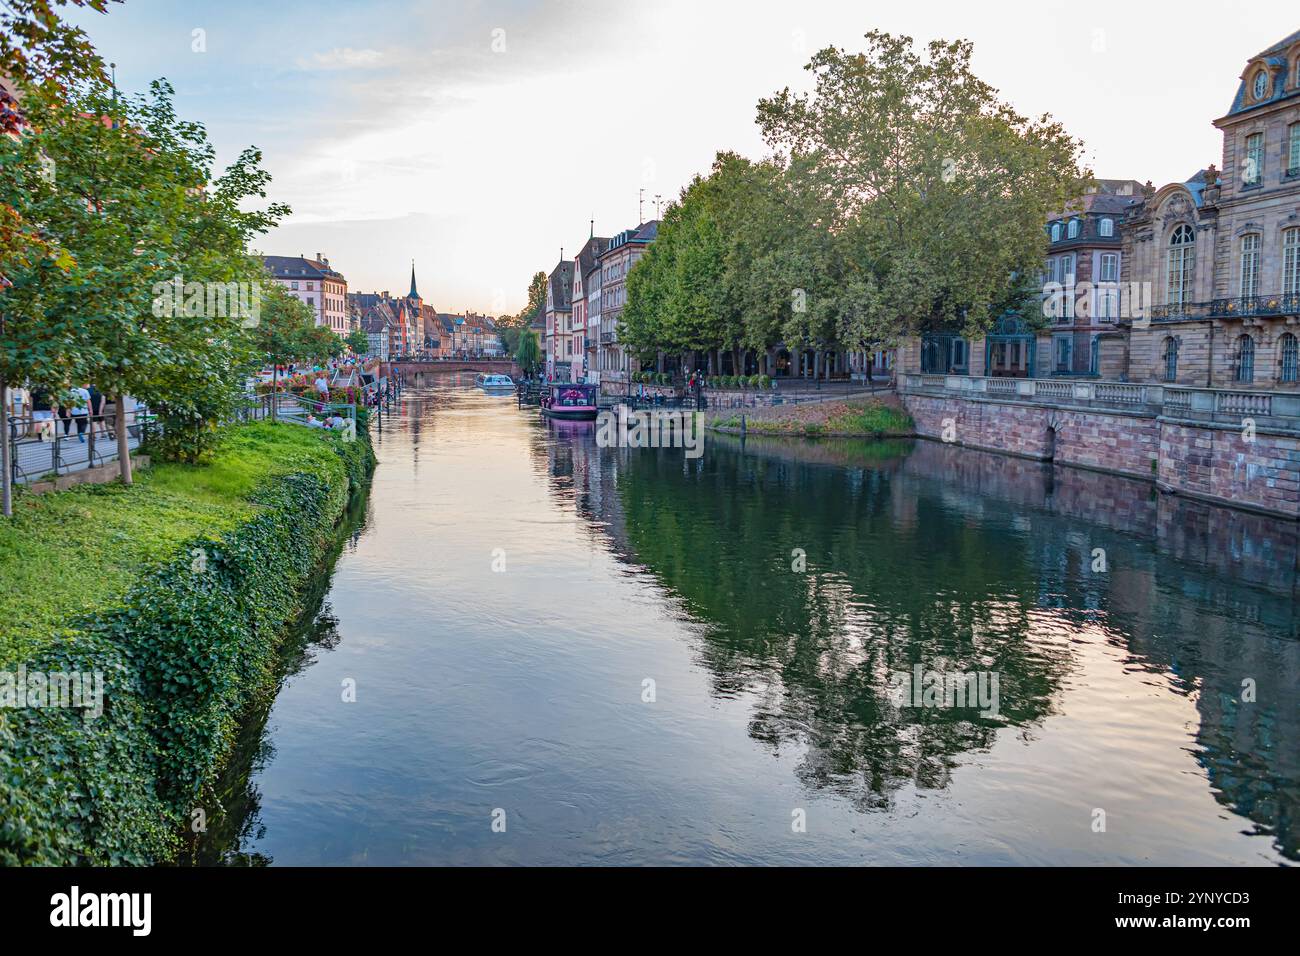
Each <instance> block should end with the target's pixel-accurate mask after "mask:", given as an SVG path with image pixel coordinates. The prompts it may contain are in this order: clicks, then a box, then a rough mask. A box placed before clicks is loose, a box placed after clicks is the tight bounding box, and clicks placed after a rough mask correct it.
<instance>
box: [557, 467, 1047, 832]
mask: <svg viewBox="0 0 1300 956" xmlns="http://www.w3.org/2000/svg"><path fill="white" fill-rule="evenodd" d="M906 450H907V449H906V447H903V448H901V449H900V448H894V449H892V450H891V452H890V453H888V454H886V455H884V456H877V457H876V458H874V459H873V460H871V461H869V462H868V463H867V464H866V465H864V466H862V467H858V468H853V469H846V468H841V467H826V466H824V465H819V464H812V463H809V462H807V461H803V460H798V459H790V460H783V459H781V458H769V457H758V456H752V455H741V454H739V453H735V452H729V451H726V450H722V449H718V448H716V447H714V448H711V449H710V454H709V455H708V456H707V464H702V463H700V464H697V463H691V464H687V465H684V464H683V460H682V458H681V457H680V456H678V455H672V454H662V455H654V454H640V453H630V454H629V453H620V456H619V457H620V463H621V465H622V470H621V472H620V482H619V489H618V490H619V494H618V502H619V504H620V507H621V509H622V519H623V523H625V526H626V532H625V535H626V539H625V542H624V544H625V546H626V548H627V550H628V551H629V552H630V553H631V554H634V555H635V557H636V560H637V561H638V562H640V563H642V564H643V565H644V566H646V567H647V568H648V569H649V570H650V572H651V573H652V574H654V576H655V577H656V578H657V579H658V580H659V581H660V582H661V583H662V584H663V585H664V586H665V587H666V588H667V589H669V590H670V591H671V592H672V593H673V594H674V595H676V596H677V598H678V599H679V600H680V601H681V604H682V611H683V613H684V614H685V615H686V616H688V617H689V618H690V619H691V620H692V621H695V622H702V623H703V624H704V625H705V626H704V630H703V641H702V643H701V645H700V647H699V654H700V657H701V660H702V663H703V664H704V665H705V666H706V667H707V669H708V672H709V674H710V676H711V679H712V681H713V686H714V690H715V693H717V694H719V695H723V696H735V695H738V694H749V695H752V696H753V698H754V702H755V706H754V713H753V717H752V719H751V722H750V727H749V731H750V734H751V735H752V736H753V737H754V738H755V739H758V740H761V741H764V742H765V743H767V744H768V745H769V746H771V747H772V748H774V749H778V750H781V749H786V748H798V749H799V750H800V752H801V760H800V764H799V768H798V771H797V772H798V774H799V776H800V777H801V778H802V779H803V780H804V781H805V783H807V784H808V785H810V786H814V787H819V788H822V787H824V788H831V789H835V790H837V791H840V792H843V793H845V794H846V795H848V796H849V797H850V798H851V799H853V800H854V801H855V802H856V803H857V804H858V805H860V806H862V807H864V808H866V807H877V806H882V805H886V804H887V803H888V802H889V799H890V795H891V794H892V793H893V792H894V791H896V790H897V789H898V788H900V787H902V786H904V785H907V784H909V783H910V784H915V785H917V786H921V787H943V786H945V785H946V783H947V781H948V778H949V774H950V772H951V770H952V768H953V766H954V764H955V763H956V761H957V760H958V759H959V757H960V756H961V755H962V754H963V753H967V752H970V751H973V750H979V749H982V748H986V747H988V746H989V745H990V744H991V743H992V741H993V737H994V734H995V733H996V731H997V730H998V728H999V727H1003V726H1005V725H1007V724H1014V725H1018V726H1028V725H1032V724H1034V723H1035V722H1037V721H1039V720H1041V719H1042V718H1043V717H1044V716H1045V715H1046V714H1047V713H1049V712H1050V711H1051V708H1052V701H1053V697H1054V694H1055V691H1056V689H1057V687H1058V685H1059V683H1060V680H1061V677H1062V675H1063V673H1064V671H1065V669H1066V667H1067V665H1068V660H1069V656H1068V652H1067V650H1066V648H1065V645H1064V643H1063V642H1058V641H1055V640H1050V639H1043V638H1042V637H1041V633H1042V632H1041V629H1035V630H1034V633H1035V635H1036V636H1035V637H1033V638H1030V637H1027V636H1026V635H1027V634H1029V633H1030V630H1031V629H1030V628H1029V627H1028V618H1029V616H1030V615H1031V613H1033V610H1034V608H1035V607H1036V598H1037V594H1038V591H1037V582H1036V579H1035V575H1034V573H1033V568H1032V566H1031V565H1029V564H1027V563H1026V561H1025V559H1024V556H1023V555H1022V554H1021V553H1019V552H1017V551H1015V550H1012V549H1005V550H1004V555H1005V560H999V561H990V560H989V552H990V550H995V549H997V548H998V541H997V540H996V539H997V535H996V534H995V535H993V536H992V538H991V537H990V535H989V534H987V533H984V532H981V531H978V530H977V529H974V528H971V527H963V526H961V525H954V524H953V523H952V522H950V521H949V520H947V518H946V517H945V515H944V514H943V513H942V511H941V508H940V507H939V506H937V505H936V504H935V503H933V502H929V501H921V502H912V501H907V502H903V501H901V500H900V496H899V494H898V493H897V491H896V484H897V479H896V474H895V473H896V472H897V470H898V468H899V466H900V464H901V462H902V460H903V459H902V457H900V456H899V454H898V453H899V451H903V452H905V451H906ZM591 453H593V454H598V452H596V451H595V450H594V449H593V450H592V452H591ZM578 454H582V452H578ZM900 507H901V508H902V509H903V510H904V511H905V512H906V513H905V514H903V515H900V514H899V513H898V512H899V509H900ZM795 549H799V551H801V552H802V553H803V560H804V561H806V571H804V572H802V573H800V572H797V571H794V570H792V562H794V561H796V560H797V559H798V558H799V553H798V552H797V551H796V550H795ZM916 664H920V665H922V667H923V669H925V670H939V671H948V672H962V673H965V672H975V671H993V672H996V673H998V675H999V681H1000V688H999V691H1000V712H999V713H998V715H997V716H988V715H984V714H981V713H980V712H978V711H977V710H976V709H974V708H973V707H968V708H963V709H949V708H925V709H921V708H912V707H907V708H899V707H897V706H895V704H894V703H892V702H891V701H890V699H889V677H890V675H891V674H892V673H894V672H896V671H908V672H910V671H912V668H913V666H914V665H916Z"/></svg>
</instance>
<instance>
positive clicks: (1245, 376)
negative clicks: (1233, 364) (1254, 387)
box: [1237, 335, 1255, 383]
mask: <svg viewBox="0 0 1300 956" xmlns="http://www.w3.org/2000/svg"><path fill="white" fill-rule="evenodd" d="M1237 381H1238V382H1245V383H1249V382H1253V381H1255V340H1254V339H1252V338H1251V337H1250V336H1249V335H1239V336H1237Z"/></svg>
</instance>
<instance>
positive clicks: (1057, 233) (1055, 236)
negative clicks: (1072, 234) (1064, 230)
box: [1052, 222, 1061, 242]
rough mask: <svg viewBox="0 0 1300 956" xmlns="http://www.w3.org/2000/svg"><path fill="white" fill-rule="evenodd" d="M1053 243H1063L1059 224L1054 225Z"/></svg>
mask: <svg viewBox="0 0 1300 956" xmlns="http://www.w3.org/2000/svg"><path fill="white" fill-rule="evenodd" d="M1052 241H1053V242H1060V241H1061V224H1060V223H1059V222H1054V223H1052Z"/></svg>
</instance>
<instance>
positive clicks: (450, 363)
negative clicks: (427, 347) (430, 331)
mask: <svg viewBox="0 0 1300 956" xmlns="http://www.w3.org/2000/svg"><path fill="white" fill-rule="evenodd" d="M390 364H391V366H392V369H393V371H394V372H398V373H400V374H402V375H404V376H408V377H410V376H415V375H425V374H434V375H449V374H451V373H453V372H482V373H483V374H485V375H509V376H510V377H511V378H518V377H519V366H517V365H516V364H515V363H514V361H513V360H512V359H508V358H501V359H398V360H397V361H395V362H392V363H390Z"/></svg>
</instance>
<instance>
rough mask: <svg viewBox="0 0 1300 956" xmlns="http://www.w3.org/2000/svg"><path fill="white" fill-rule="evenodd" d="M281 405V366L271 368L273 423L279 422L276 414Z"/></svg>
mask: <svg viewBox="0 0 1300 956" xmlns="http://www.w3.org/2000/svg"><path fill="white" fill-rule="evenodd" d="M279 405H280V366H279V365H272V366H271V422H272V423H275V422H276V421H277V419H276V414H277V412H278V411H279Z"/></svg>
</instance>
